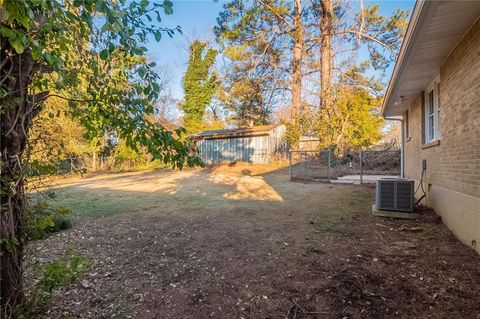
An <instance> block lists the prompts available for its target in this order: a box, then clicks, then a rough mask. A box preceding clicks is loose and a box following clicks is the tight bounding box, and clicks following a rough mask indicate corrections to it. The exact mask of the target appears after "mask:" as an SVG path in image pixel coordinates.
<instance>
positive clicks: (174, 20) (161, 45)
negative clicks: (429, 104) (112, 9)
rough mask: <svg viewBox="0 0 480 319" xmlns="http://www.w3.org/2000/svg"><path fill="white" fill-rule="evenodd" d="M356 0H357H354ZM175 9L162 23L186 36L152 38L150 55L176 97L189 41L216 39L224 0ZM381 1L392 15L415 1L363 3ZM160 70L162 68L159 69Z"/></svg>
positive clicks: (185, 3)
mask: <svg viewBox="0 0 480 319" xmlns="http://www.w3.org/2000/svg"><path fill="white" fill-rule="evenodd" d="M353 1H354V2H355V0H353ZM173 3H174V5H173V9H174V13H173V14H172V15H170V16H163V23H162V26H165V27H176V26H177V25H179V26H181V27H182V30H183V36H182V35H180V34H176V35H175V36H174V38H173V39H171V38H169V37H168V36H166V35H164V37H163V38H162V40H161V41H160V42H158V43H157V42H155V41H150V42H149V43H148V45H147V48H148V56H149V58H150V59H151V60H153V61H155V62H156V63H157V65H159V68H166V69H167V71H168V74H169V75H170V78H171V82H170V87H171V89H172V94H173V95H174V97H175V98H177V99H181V98H182V96H183V89H182V84H181V80H182V76H183V74H184V72H185V69H186V67H187V59H188V51H187V50H188V43H189V42H190V41H192V40H193V39H195V38H200V39H210V40H212V39H213V34H212V28H213V26H214V25H215V24H216V18H217V16H218V13H219V12H220V11H221V10H222V6H223V4H224V3H225V1H213V0H177V1H173ZM376 3H378V4H380V11H381V13H383V14H385V15H390V14H391V13H392V12H393V11H394V10H395V9H396V8H402V9H412V8H413V6H414V4H415V1H413V0H408V1H407V0H402V1H368V0H364V5H365V6H367V5H372V4H376ZM159 71H160V70H159Z"/></svg>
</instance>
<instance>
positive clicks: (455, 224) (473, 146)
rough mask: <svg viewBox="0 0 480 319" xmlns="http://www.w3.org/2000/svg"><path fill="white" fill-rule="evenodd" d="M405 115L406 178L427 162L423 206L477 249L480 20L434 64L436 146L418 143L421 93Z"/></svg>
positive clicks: (479, 226) (479, 235)
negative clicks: (407, 133)
mask: <svg viewBox="0 0 480 319" xmlns="http://www.w3.org/2000/svg"><path fill="white" fill-rule="evenodd" d="M432 80H433V79H432ZM409 118H410V121H411V123H410V127H411V139H410V140H409V141H407V140H405V175H406V177H409V178H412V179H415V180H416V181H417V182H418V181H419V179H420V175H421V172H422V165H421V164H422V159H426V160H427V171H426V177H425V182H424V185H425V190H426V191H427V192H428V196H427V201H426V202H427V204H428V205H430V206H432V207H434V208H435V210H436V211H437V213H439V214H440V215H441V216H442V218H443V219H444V221H445V223H446V224H447V226H449V227H450V228H451V229H452V230H453V231H454V232H455V233H456V234H457V236H458V237H459V238H460V239H462V240H463V241H464V242H465V243H467V244H470V245H472V246H473V248H475V249H477V250H478V251H479V252H480V20H477V22H476V23H475V24H474V26H472V28H471V29H470V30H469V31H468V32H467V34H466V35H465V36H464V37H463V39H462V40H461V41H460V43H459V44H458V46H457V47H456V49H455V50H454V51H453V52H452V53H451V54H450V55H449V57H448V58H447V59H446V60H445V61H444V62H443V64H442V66H441V67H440V132H441V139H440V144H438V145H435V146H431V147H426V146H425V145H424V144H423V138H422V125H423V119H422V97H421V94H419V95H418V96H417V98H416V99H415V101H414V102H413V103H412V104H411V105H410V108H409ZM445 198H449V200H448V201H445Z"/></svg>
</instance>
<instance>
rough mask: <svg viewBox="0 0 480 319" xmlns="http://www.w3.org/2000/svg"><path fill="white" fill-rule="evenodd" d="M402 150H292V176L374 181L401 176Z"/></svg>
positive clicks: (312, 179) (295, 178)
mask: <svg viewBox="0 0 480 319" xmlns="http://www.w3.org/2000/svg"><path fill="white" fill-rule="evenodd" d="M400 157H401V154H400V151H399V150H368V151H350V150H348V151H344V152H341V153H338V154H335V153H334V152H333V151H332V150H330V149H324V150H312V151H306V150H291V151H290V156H289V173H290V180H292V181H300V182H304V183H308V182H338V183H341V182H344V183H358V184H363V183H370V182H375V180H376V178H377V177H378V176H385V175H387V176H399V175H400V165H401V159H400Z"/></svg>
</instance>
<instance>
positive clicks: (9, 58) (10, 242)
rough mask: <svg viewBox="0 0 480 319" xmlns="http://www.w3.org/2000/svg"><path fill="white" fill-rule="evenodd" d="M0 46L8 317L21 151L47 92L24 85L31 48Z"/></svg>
mask: <svg viewBox="0 0 480 319" xmlns="http://www.w3.org/2000/svg"><path fill="white" fill-rule="evenodd" d="M0 47H1V48H2V51H1V52H0V53H1V56H0V61H1V62H2V64H3V67H2V69H1V70H0V79H2V80H4V82H3V85H2V87H3V88H5V89H6V90H7V95H6V96H5V97H4V98H2V99H0V106H1V112H0V120H1V122H0V131H1V132H0V148H1V162H0V173H1V178H0V191H1V192H0V199H1V211H0V240H1V245H0V252H1V253H0V275H1V277H0V293H1V295H0V308H1V315H0V317H2V318H4V317H6V318H8V317H10V316H11V315H12V311H13V310H14V309H15V306H16V305H18V304H19V303H20V302H21V301H22V297H23V267H22V261H23V245H24V233H23V228H22V225H23V222H24V220H25V217H26V201H25V196H24V187H23V186H24V182H23V181H24V165H23V162H24V152H25V149H26V146H27V141H28V129H29V127H30V125H31V122H32V118H33V117H35V116H36V115H37V114H38V112H39V111H40V107H34V106H35V105H39V104H37V102H40V101H41V100H44V99H45V98H46V96H47V95H48V93H47V94H43V93H42V94H40V95H36V96H35V95H29V90H28V89H29V86H30V84H31V82H32V75H33V74H34V72H35V71H36V70H37V67H38V66H37V65H36V63H35V62H34V61H33V59H32V55H31V52H28V51H25V52H24V53H22V54H20V55H19V54H16V53H15V51H14V50H13V49H12V48H11V47H10V44H9V42H8V40H7V39H6V38H4V37H2V38H1V39H0Z"/></svg>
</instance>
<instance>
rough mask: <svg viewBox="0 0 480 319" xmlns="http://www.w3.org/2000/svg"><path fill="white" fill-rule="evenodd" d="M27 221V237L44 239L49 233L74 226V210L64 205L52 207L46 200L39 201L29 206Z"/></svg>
mask: <svg viewBox="0 0 480 319" xmlns="http://www.w3.org/2000/svg"><path fill="white" fill-rule="evenodd" d="M29 213H30V214H29V218H28V219H27V223H26V225H27V226H26V233H27V239H29V240H35V239H44V238H45V237H47V235H48V234H49V233H55V232H58V231H61V230H64V229H68V228H70V227H72V222H71V219H70V216H71V215H72V211H71V210H70V209H67V208H64V207H58V208H55V207H52V206H50V205H49V204H47V203H46V202H38V203H35V204H33V205H31V206H30V207H29Z"/></svg>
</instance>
